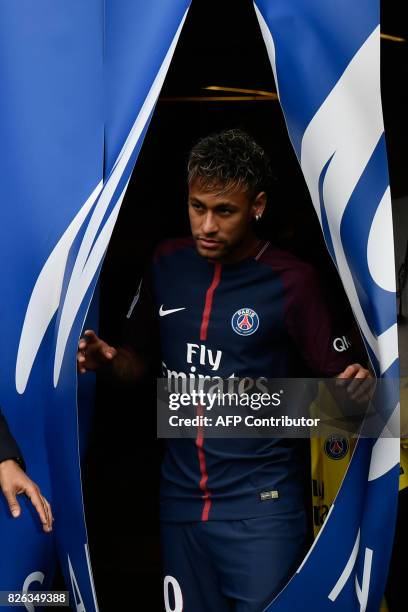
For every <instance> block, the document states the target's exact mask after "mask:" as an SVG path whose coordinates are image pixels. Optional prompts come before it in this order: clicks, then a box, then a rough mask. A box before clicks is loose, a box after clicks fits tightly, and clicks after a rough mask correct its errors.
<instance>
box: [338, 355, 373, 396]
mask: <svg viewBox="0 0 408 612" xmlns="http://www.w3.org/2000/svg"><path fill="white" fill-rule="evenodd" d="M337 378H338V379H342V380H351V379H353V382H350V383H347V392H348V393H349V394H350V396H351V399H353V400H356V401H358V402H365V401H367V400H369V399H370V398H371V397H372V394H373V389H375V379H374V378H373V375H372V374H371V372H370V371H369V370H367V369H366V368H363V366H362V365H360V364H359V363H353V364H351V365H349V366H347V368H346V369H345V370H343V372H341V373H340V374H338V376H337ZM339 384H345V383H339Z"/></svg>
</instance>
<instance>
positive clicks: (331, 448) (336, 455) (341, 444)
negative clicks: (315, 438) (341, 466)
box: [324, 434, 349, 460]
mask: <svg viewBox="0 0 408 612" xmlns="http://www.w3.org/2000/svg"><path fill="white" fill-rule="evenodd" d="M348 449H349V443H348V440H347V438H343V436H338V435H336V434H332V435H331V436H329V437H328V438H326V440H325V443H324V452H325V453H326V455H327V456H328V457H330V459H336V460H338V459H343V457H345V456H346V454H347V451H348Z"/></svg>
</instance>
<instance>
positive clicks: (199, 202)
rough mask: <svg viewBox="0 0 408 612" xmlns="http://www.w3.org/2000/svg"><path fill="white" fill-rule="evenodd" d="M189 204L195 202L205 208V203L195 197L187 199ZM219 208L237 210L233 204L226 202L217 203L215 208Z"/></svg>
mask: <svg viewBox="0 0 408 612" xmlns="http://www.w3.org/2000/svg"><path fill="white" fill-rule="evenodd" d="M189 202H196V203H197V204H201V205H202V206H206V204H205V202H203V201H202V200H200V199H199V198H196V197H191V198H189ZM220 206H230V207H231V208H238V207H237V205H236V204H235V203H234V202H229V201H228V200H226V201H225V202H217V204H216V205H215V208H219V207H220Z"/></svg>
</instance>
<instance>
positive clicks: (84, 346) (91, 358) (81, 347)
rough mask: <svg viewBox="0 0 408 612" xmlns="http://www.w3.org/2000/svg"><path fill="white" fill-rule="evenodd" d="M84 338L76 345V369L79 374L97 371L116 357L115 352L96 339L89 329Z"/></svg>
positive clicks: (112, 348)
mask: <svg viewBox="0 0 408 612" xmlns="http://www.w3.org/2000/svg"><path fill="white" fill-rule="evenodd" d="M84 336H85V337H84V338H81V339H80V341H79V343H78V352H77V368H78V372H79V373H80V374H84V373H85V372H86V371H87V370H97V369H98V368H100V367H101V366H103V365H105V364H106V363H109V362H110V361H112V360H113V359H114V358H115V357H116V355H117V350H116V349H115V348H114V347H113V346H109V344H107V343H106V342H104V341H103V340H101V339H100V338H98V336H97V335H96V334H95V332H94V331H92V330H91V329H87V330H86V331H85V332H84Z"/></svg>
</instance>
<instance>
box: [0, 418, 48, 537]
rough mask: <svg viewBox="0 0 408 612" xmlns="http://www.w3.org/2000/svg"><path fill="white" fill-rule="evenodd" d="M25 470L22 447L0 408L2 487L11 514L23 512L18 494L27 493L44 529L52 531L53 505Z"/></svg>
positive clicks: (14, 515) (17, 514)
mask: <svg viewBox="0 0 408 612" xmlns="http://www.w3.org/2000/svg"><path fill="white" fill-rule="evenodd" d="M24 470H25V464H24V460H23V457H22V454H21V452H20V449H19V447H18V445H17V443H16V441H15V440H14V438H13V436H12V435H11V433H10V430H9V428H8V425H7V423H6V420H5V418H4V416H3V415H2V413H1V410H0V489H1V490H2V491H3V494H4V497H5V498H6V501H7V504H8V507H9V509H10V512H11V515H12V516H13V517H14V518H17V517H19V516H20V514H21V508H20V504H19V503H18V501H17V497H16V496H17V495H21V494H24V495H27V497H28V498H29V499H30V500H31V503H32V504H33V506H34V508H35V509H36V510H37V513H38V516H39V517H40V520H41V523H42V526H43V529H44V531H46V532H50V531H51V530H52V522H53V520H54V519H53V517H52V512H51V506H50V504H49V503H48V501H47V500H46V499H45V497H44V496H43V495H41V491H40V489H39V488H38V486H37V485H36V484H35V482H33V481H32V480H31V479H30V478H29V477H28V476H27V474H25V472H24Z"/></svg>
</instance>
